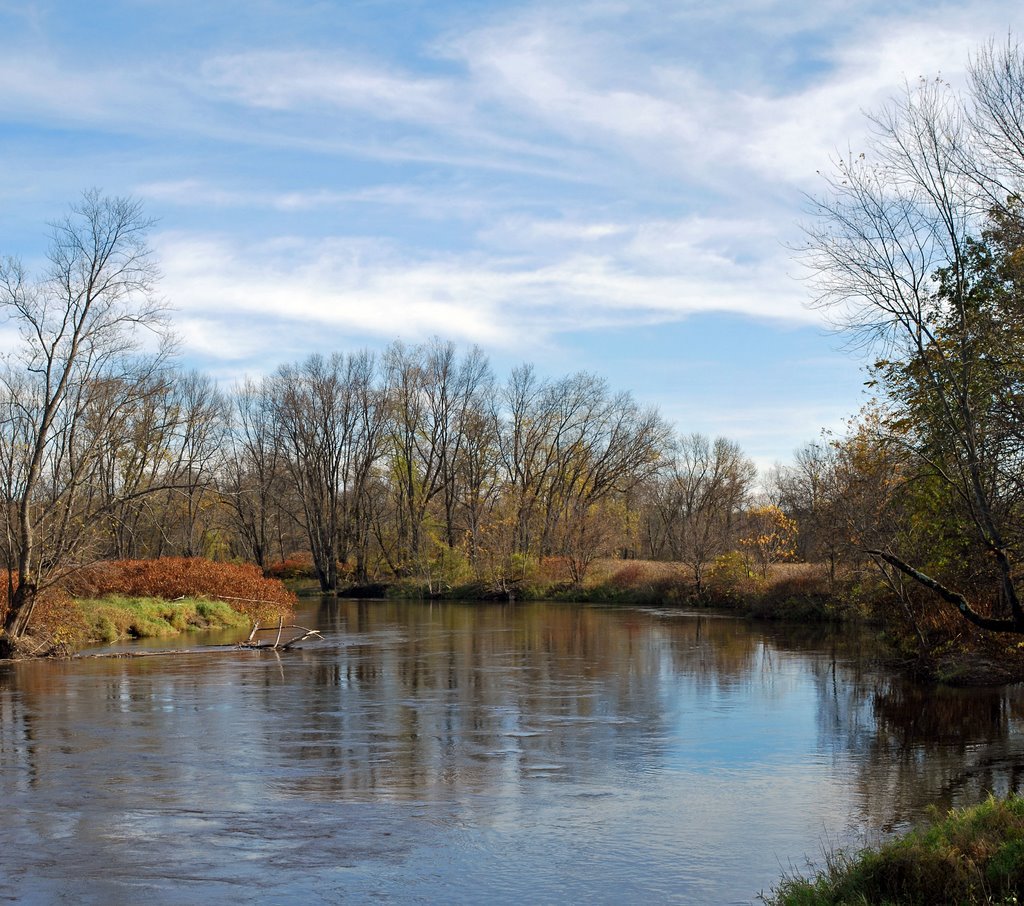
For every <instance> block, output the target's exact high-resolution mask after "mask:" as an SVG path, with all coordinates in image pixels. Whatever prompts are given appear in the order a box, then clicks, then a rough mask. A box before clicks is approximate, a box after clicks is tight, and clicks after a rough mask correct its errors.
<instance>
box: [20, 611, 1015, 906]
mask: <svg viewBox="0 0 1024 906" xmlns="http://www.w3.org/2000/svg"><path fill="white" fill-rule="evenodd" d="M297 621H298V622H300V623H304V624H315V625H318V626H319V627H321V629H322V630H323V633H324V641H323V642H320V643H313V644H310V645H309V646H308V647H305V648H304V649H302V650H296V651H288V652H281V653H274V652H266V651H264V652H253V651H237V650H224V649H217V648H211V649H207V650H199V651H194V652H193V653H178V654H174V655H168V656H153V657H145V658H132V659H110V658H103V659H79V660H71V661H48V662H24V663H6V664H2V665H0V790H2V803H3V819H2V821H0V899H14V900H16V901H19V902H25V903H53V902H57V901H62V900H64V899H68V900H73V901H76V902H79V903H97V904H99V903H102V904H108V903H140V902H145V903H148V904H162V903H198V902H218V903H249V902H253V901H259V902H271V903H285V902H303V903H338V902H346V903H361V902H370V901H372V902H400V903H415V902H423V903H480V902H486V903H525V902H529V903H559V904H565V903H577V902H580V903H581V902H587V903H616V904H621V903H655V902H658V903H660V902H681V903H730V902H735V903H750V902H753V901H755V900H756V897H757V894H758V892H759V891H761V890H767V889H768V888H769V887H770V886H771V885H772V884H773V883H775V882H776V881H777V879H778V877H779V875H780V872H781V871H783V870H785V869H787V868H789V867H797V868H799V867H801V866H803V864H804V863H805V860H806V859H807V858H811V859H816V858H820V855H821V851H822V847H823V846H829V845H836V844H843V845H859V844H863V843H865V842H872V841H875V840H877V839H878V837H879V835H880V834H884V833H887V832H890V831H893V830H899V829H902V828H905V827H906V826H907V825H908V823H909V822H912V821H914V820H915V819H918V818H920V817H922V816H923V815H924V814H925V813H926V810H927V808H928V806H929V805H931V804H936V805H938V806H939V807H941V808H946V807H949V806H951V805H966V804H972V803H974V802H977V801H979V799H981V798H982V797H983V796H984V794H985V792H986V791H987V790H990V789H991V790H995V791H996V792H1006V791H1007V790H1009V789H1011V788H1013V789H1016V788H1018V787H1019V786H1020V785H1021V782H1022V781H1024V734H1022V732H1021V729H1022V724H1021V720H1022V717H1024V692H1022V690H1021V689H1020V688H1019V687H1009V688H1006V689H1001V690H952V689H941V688H940V689H933V688H926V687H922V686H919V685H915V684H913V683H911V682H908V681H906V680H905V679H904V678H902V677H900V676H898V675H896V674H894V673H892V672H891V671H888V670H887V669H885V668H884V666H881V662H880V661H879V659H878V657H877V655H878V652H877V651H876V649H875V648H874V647H873V645H872V643H871V641H870V640H869V639H868V638H867V637H864V638H861V637H859V636H857V635H856V634H850V633H846V634H833V633H830V632H828V631H825V630H816V629H808V628H804V627H794V626H782V625H764V624H753V623H750V622H747V621H743V620H739V619H733V618H731V617H726V616H716V615H709V614H698V613H690V612H679V611H657V610H636V609H625V608H609V607H597V606H586V605H579V606H573V605H563V604H511V605H509V604H492V603H478V604H455V603H441V604H438V603H435V604H426V603H410V602H385V601H346V600H342V601H334V600H329V601H325V602H322V603H318V602H316V601H310V602H307V603H306V604H305V605H304V609H303V610H302V611H300V613H299V615H298V617H297ZM218 640H219V641H224V639H223V638H222V639H209V638H207V639H200V640H198V641H200V642H210V641H218ZM161 644H163V645H166V642H164V643H161ZM180 644H181V645H183V646H184V645H188V646H195V645H196V644H197V640H196V639H195V638H184V637H183V638H182V639H181V640H180Z"/></svg>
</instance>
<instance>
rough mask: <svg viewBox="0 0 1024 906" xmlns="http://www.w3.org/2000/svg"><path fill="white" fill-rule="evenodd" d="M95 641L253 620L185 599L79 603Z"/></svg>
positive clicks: (218, 603)
mask: <svg viewBox="0 0 1024 906" xmlns="http://www.w3.org/2000/svg"><path fill="white" fill-rule="evenodd" d="M75 603H76V605H77V606H78V608H79V610H80V611H81V613H82V616H83V617H84V619H85V622H86V625H87V627H88V635H89V638H90V639H91V640H93V641H100V642H108V643H110V642H116V641H119V640H120V639H129V638H131V639H145V638H158V637H160V636H170V635H177V634H178V633H181V632H190V631H193V630H197V629H227V628H230V627H236V626H237V627H241V626H248V625H249V618H248V617H247V616H245V614H241V613H239V612H238V611H236V610H235V609H234V608H232V607H231V605H230V604H228V603H226V602H224V601H209V600H205V599H203V598H185V599H183V600H180V601H165V600H163V599H161V598H127V597H118V596H110V597H105V598H98V599H88V598H86V599H82V598H79V599H78V600H76V602H75Z"/></svg>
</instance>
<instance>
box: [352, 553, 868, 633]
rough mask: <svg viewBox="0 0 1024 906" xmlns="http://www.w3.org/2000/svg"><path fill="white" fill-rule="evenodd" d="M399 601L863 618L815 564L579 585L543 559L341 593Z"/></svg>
mask: <svg viewBox="0 0 1024 906" xmlns="http://www.w3.org/2000/svg"><path fill="white" fill-rule="evenodd" d="M370 591H372V592H375V595H373V596H383V597H389V598H407V599H451V600H485V601H486V600H511V601H563V602H578V603H591V604H623V605H632V606H649V607H708V608H715V609H721V610H729V611H732V612H735V613H738V614H740V615H743V616H750V617H754V618H758V619H779V620H795V621H798V622H805V623H810V622H833V623H839V622H845V621H850V620H853V621H864V620H866V619H867V618H868V616H869V615H868V613H867V611H866V610H865V609H864V608H862V607H860V606H859V605H858V603H857V602H856V600H855V599H854V598H853V597H852V596H851V595H850V594H849V593H848V588H845V587H844V588H840V587H839V586H838V585H837V583H835V582H830V581H829V578H828V574H827V571H826V569H825V568H824V567H823V566H821V565H820V564H811V563H793V564H776V565H775V566H773V567H772V568H771V570H770V571H769V573H768V575H766V576H762V575H757V574H751V573H749V572H747V571H746V570H745V569H744V568H743V567H742V565H740V564H738V563H734V562H726V563H723V564H720V565H719V566H717V567H716V568H715V569H713V570H710V571H709V574H708V575H707V576H706V577H705V580H704V582H703V583H702V585H701V586H700V587H698V586H697V583H696V581H695V580H694V577H693V574H692V572H691V571H690V570H688V569H686V568H685V567H683V566H682V565H681V564H678V563H665V562H660V561H653V560H616V559H606V560H599V561H597V562H596V563H595V564H594V566H593V568H592V569H591V570H590V571H589V572H588V574H587V576H586V578H585V579H584V581H583V582H579V583H575V582H572V581H571V580H570V579H569V576H568V569H567V567H566V565H565V563H564V562H562V561H561V560H560V558H548V559H547V560H545V561H544V562H543V563H542V564H541V565H540V567H539V568H538V569H536V570H534V571H533V572H531V573H530V574H528V575H525V576H523V577H521V578H519V579H516V580H512V581H508V580H506V581H503V582H501V583H494V582H486V581H479V580H471V581H464V582H456V583H444V582H436V581H428V580H424V579H419V578H415V579H411V578H410V579H397V580H394V581H391V582H389V583H387V584H384V585H381V584H375V585H374V586H373V587H372V589H367V588H365V587H360V586H353V587H351V588H350V589H346V590H344V591H342V592H341V594H342V595H344V596H354V597H360V596H371V595H370V594H369V592H370Z"/></svg>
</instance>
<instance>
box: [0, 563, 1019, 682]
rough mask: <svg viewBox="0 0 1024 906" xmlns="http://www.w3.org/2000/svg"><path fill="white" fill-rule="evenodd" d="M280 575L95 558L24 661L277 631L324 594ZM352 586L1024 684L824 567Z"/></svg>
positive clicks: (45, 606) (1003, 663)
mask: <svg viewBox="0 0 1024 906" xmlns="http://www.w3.org/2000/svg"><path fill="white" fill-rule="evenodd" d="M268 572H270V573H271V575H270V576H264V574H263V572H262V571H261V570H260V569H259V568H258V567H256V566H254V565H252V564H237V563H223V562H214V561H211V560H208V559H204V558H200V557H193V558H183V557H166V558H158V559H154V560H124V561H107V562H101V563H98V564H94V565H93V566H91V567H89V568H87V569H83V570H80V571H77V572H75V573H73V574H71V575H69V576H68V577H67V578H66V580H65V581H64V582H63V583H62V584H61V585H60V586H59V589H51V590H48V591H47V592H45V593H43V594H41V601H40V609H39V613H38V615H37V625H36V627H35V630H34V631H33V632H32V633H31V634H30V635H29V636H27V637H26V638H25V640H24V643H23V644H22V645H21V646H19V650H18V651H17V652H16V656H19V657H32V656H37V657H38V656H47V655H52V656H66V655H69V654H72V653H74V652H76V651H79V650H81V649H83V648H85V647H88V646H89V645H90V644H97V643H98V644H112V643H114V642H118V641H124V640H127V639H133V638H152V637H164V636H172V635H177V634H179V633H182V632H190V631H194V630H214V629H228V628H245V627H247V626H251V625H253V623H255V622H257V621H258V622H260V623H262V624H264V625H268V624H270V623H276V622H277V621H278V620H279V619H287V618H289V617H290V616H291V614H292V612H293V610H294V607H295V604H296V602H297V600H298V598H297V596H296V592H298V593H300V594H311V593H316V594H319V585H318V583H317V582H316V580H315V575H314V573H313V570H312V567H311V564H310V561H309V558H308V557H303V556H302V555H297V556H295V557H293V558H290V559H289V560H288V561H283V562H280V563H278V564H274V565H272V566H271V568H270V569H269V570H268ZM339 585H340V587H339V590H338V592H337V594H338V596H339V597H361V598H397V599H408V600H452V601H499V602H509V603H515V602H526V601H552V602H576V603H591V604H607V605H622V606H640V607H664V608H700V609H708V610H714V611H717V612H722V613H728V614H733V615H736V616H741V617H746V618H751V619H760V620H781V621H785V622H790V623H803V624H818V625H822V624H833V625H857V626H868V627H871V628H872V629H873V631H876V632H877V633H878V634H879V635H881V636H882V637H883V639H884V640H885V641H886V642H887V643H888V645H889V648H890V651H891V662H892V664H893V665H894V666H896V667H897V668H899V669H902V670H904V671H905V672H908V673H911V674H913V675H915V676H917V677H918V678H919V679H922V680H924V681H929V682H932V681H938V682H944V683H947V684H950V685H999V684H1004V683H1009V682H1019V681H1021V680H1024V649H1022V648H1021V647H1020V646H1019V645H1018V644H1017V643H1016V642H1015V640H1014V638H1013V637H1005V636H1001V635H998V634H993V633H985V632H981V631H973V630H971V628H970V627H969V626H967V624H965V623H962V622H958V621H957V617H956V615H955V614H952V615H947V616H946V619H945V621H944V620H943V619H940V616H941V612H938V613H935V612H933V613H932V617H933V619H932V624H934V625H930V626H929V627H927V631H928V634H927V635H926V634H925V633H924V632H917V633H911V632H909V631H902V632H901V631H900V625H899V622H898V620H894V618H893V611H894V603H895V602H894V601H893V600H892V598H891V596H889V595H887V593H886V588H885V586H884V585H883V584H882V583H880V582H879V581H878V579H877V577H876V576H875V575H874V574H873V573H871V572H869V571H864V572H862V573H855V572H852V571H847V572H840V573H838V574H835V575H831V574H830V571H829V570H828V568H827V566H826V565H825V564H813V563H779V564H773V565H771V567H770V568H769V569H767V570H765V571H763V572H762V571H759V570H756V569H753V570H752V569H750V568H749V565H745V564H744V562H743V561H742V560H741V559H740V558H739V557H735V556H726V557H722V558H719V560H718V561H717V562H716V563H715V565H714V566H713V568H711V569H710V570H709V571H708V572H707V574H706V576H705V577H704V581H703V583H702V585H701V586H700V588H698V586H697V584H696V581H695V578H694V576H693V574H692V571H690V570H688V569H687V568H686V567H685V566H684V565H683V564H680V563H673V562H662V561H650V560H637V559H618V558H604V559H598V560H596V561H594V563H593V564H591V567H590V569H589V570H588V572H587V576H586V578H585V580H584V581H582V582H574V581H573V579H572V570H571V568H570V566H569V565H568V564H567V563H566V562H565V560H564V559H563V558H558V557H549V558H544V559H543V560H540V561H538V562H536V563H535V564H533V565H532V566H529V567H528V568H524V569H523V570H522V571H521V572H520V574H519V575H518V576H517V577H516V578H514V579H509V578H506V577H503V578H502V579H501V580H500V581H485V580H481V579H479V578H474V577H472V576H463V577H462V579H461V581H460V580H459V579H458V578H457V577H453V576H448V577H445V578H439V577H438V576H436V575H434V576H428V577H403V578H397V579H395V578H386V577H382V578H381V579H379V580H377V581H371V582H369V583H355V582H352V581H349V582H346V583H339ZM0 604H2V601H0ZM917 628H918V629H920V625H918V627H917ZM951 629H953V630H955V632H951V631H950V630H951Z"/></svg>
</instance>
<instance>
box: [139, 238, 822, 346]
mask: <svg viewBox="0 0 1024 906" xmlns="http://www.w3.org/2000/svg"><path fill="white" fill-rule="evenodd" d="M550 226H551V225H550V224H545V223H541V224H539V227H538V230H537V231H536V233H535V235H537V236H539V237H541V241H543V239H544V237H546V236H548V235H550ZM710 229H718V230H722V229H724V225H722V224H719V223H714V224H712V225H711V226H710ZM597 232H598V233H604V234H605V237H607V236H618V235H620V234H625V233H629V234H630V236H631V238H629V240H628V241H624V242H619V243H618V244H617V247H609V248H607V249H601V250H599V251H588V250H587V248H586V246H587V245H588V244H589V243H590V241H591V238H592V237H591V236H589V235H588V234H587V231H583V235H582V236H580V235H578V234H573V232H572V231H571V230H566V231H565V232H564V233H563V234H562V235H563V238H567V239H568V240H576V241H567V245H566V246H565V247H564V248H560V249H557V250H552V249H550V248H548V249H546V250H545V251H546V252H547V256H546V258H545V259H544V260H540V257H539V254H538V252H537V250H536V249H534V250H533V254H532V255H526V254H520V255H518V256H516V257H509V256H508V255H498V254H490V255H486V254H483V253H480V252H475V253H473V252H467V253H462V254H452V253H449V254H440V253H437V254H433V255H422V254H421V255H420V256H418V257H416V258H411V257H410V256H409V255H408V253H407V252H405V251H404V250H399V249H396V248H393V247H391V246H390V245H389V244H386V243H380V242H374V241H372V240H353V239H329V240H322V241H319V242H309V241H305V240H300V239H297V238H296V239H291V238H287V237H286V238H281V239H277V240H274V241H270V242H264V243H257V244H255V245H248V246H247V245H243V244H240V243H236V242H232V241H229V240H227V239H224V238H218V237H208V236H189V235H184V234H164V235H163V236H161V237H160V239H159V242H158V251H159V254H160V258H161V261H162V266H163V269H164V272H165V275H166V276H165V281H164V286H165V289H166V291H167V292H168V294H169V295H170V296H171V298H173V299H174V300H175V303H176V304H177V305H178V306H179V307H180V308H182V309H183V310H184V311H185V312H186V314H187V315H189V316H193V315H195V314H199V313H204V312H217V313H218V314H219V315H220V316H221V317H226V316H227V315H228V313H230V314H231V315H232V316H233V317H236V318H243V319H245V320H246V322H247V323H251V321H252V319H274V318H287V319H291V320H293V321H295V322H298V323H308V324H320V325H322V326H323V327H324V328H325V329H331V330H340V331H348V332H352V333H357V334H361V335H372V336H377V337H380V338H384V339H390V338H391V337H393V336H395V335H396V334H399V333H400V334H401V335H402V336H404V337H406V338H411V339H412V338H423V337H427V336H430V335H432V334H435V333H436V334H441V335H444V336H447V337H452V338H454V339H457V340H465V341H470V342H478V343H482V344H485V345H487V346H490V347H492V348H506V349H516V348H519V349H524V350H525V349H529V348H530V346H531V344H533V343H536V342H540V341H544V340H545V339H547V338H550V337H552V336H554V335H557V334H558V333H560V332H563V331H579V330H587V329H593V328H598V327H609V326H628V325H636V324H641V323H662V322H666V321H676V320H680V319H683V318H685V317H688V316H689V315H692V314H695V313H700V312H709V311H725V312H739V313H743V314H746V315H750V316H754V317H760V318H768V319H783V320H787V321H794V322H798V323H809V322H812V321H813V320H814V316H813V315H812V314H811V313H809V312H808V311H807V310H806V309H805V308H804V306H803V305H802V298H803V296H802V292H801V291H800V289H799V287H797V286H795V285H794V284H793V283H792V282H791V281H788V280H786V279H785V278H784V276H783V275H782V274H780V273H778V272H776V271H775V270H774V268H775V265H774V264H773V263H772V262H765V261H750V262H743V261H737V260H733V259H730V258H727V257H724V256H722V255H720V254H718V253H716V252H714V251H713V250H708V249H705V248H702V247H701V241H702V239H703V235H702V234H701V233H700V230H699V227H698V225H696V224H693V223H687V224H684V225H682V226H681V227H680V228H679V230H677V231H676V234H675V238H674V240H673V241H672V242H670V243H669V244H668V245H667V246H665V245H660V246H659V245H658V244H657V243H655V242H653V241H652V240H651V237H652V236H656V237H659V238H663V237H664V235H665V234H666V233H668V234H670V235H671V233H672V229H671V225H668V224H641V225H639V226H632V227H630V226H626V225H614V229H612V225H608V224H605V225H602V228H601V229H599V230H598V231H597ZM688 237H689V238H688ZM599 238H601V237H599ZM577 244H582V246H584V248H582V249H578V248H576V247H575V246H576V245H577ZM666 256H671V262H669V261H667V260H666ZM652 262H653V264H654V266H652ZM187 339H188V337H186V340H187ZM217 349H218V345H217V343H216V342H211V343H210V344H208V345H207V346H204V347H203V348H202V349H201V350H198V351H201V352H203V353H205V354H213V355H215V354H216V352H217ZM235 352H236V351H235V350H231V351H225V354H226V355H229V356H230V355H234V354H235Z"/></svg>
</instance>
